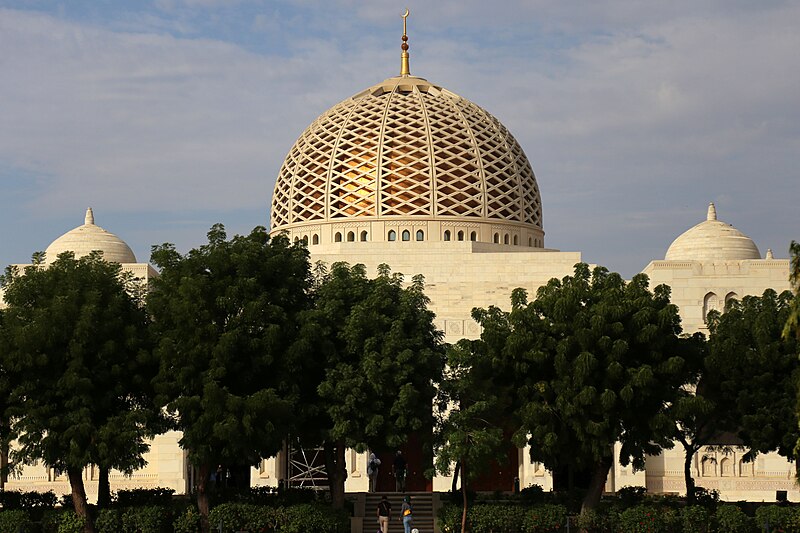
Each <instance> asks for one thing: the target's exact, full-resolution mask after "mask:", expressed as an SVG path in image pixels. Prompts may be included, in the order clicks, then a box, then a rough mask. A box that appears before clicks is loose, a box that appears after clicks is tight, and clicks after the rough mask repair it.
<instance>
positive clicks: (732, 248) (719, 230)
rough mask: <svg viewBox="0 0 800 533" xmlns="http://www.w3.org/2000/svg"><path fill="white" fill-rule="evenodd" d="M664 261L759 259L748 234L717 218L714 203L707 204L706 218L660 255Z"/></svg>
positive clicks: (756, 249)
mask: <svg viewBox="0 0 800 533" xmlns="http://www.w3.org/2000/svg"><path fill="white" fill-rule="evenodd" d="M664 259H666V260H667V261H726V260H740V259H761V254H760V252H759V251H758V248H757V247H756V244H755V243H754V242H753V240H752V239H750V237H748V236H747V235H745V234H744V233H742V232H741V231H739V230H738V229H736V228H734V227H733V226H731V225H730V224H726V223H725V222H722V221H720V220H717V210H716V208H715V207H714V204H713V203H711V204H709V206H708V215H707V217H706V220H704V221H703V222H701V223H699V224H697V225H696V226H694V227H693V228H691V229H688V230H686V231H685V232H684V233H683V234H681V235H680V236H679V237H678V238H677V239H675V240H674V241H673V242H672V244H671V245H670V247H669V249H668V250H667V255H666V256H665V257H664Z"/></svg>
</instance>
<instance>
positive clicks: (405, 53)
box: [400, 8, 411, 76]
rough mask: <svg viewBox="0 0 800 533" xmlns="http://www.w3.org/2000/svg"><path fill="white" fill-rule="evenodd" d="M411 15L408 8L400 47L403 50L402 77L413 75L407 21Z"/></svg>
mask: <svg viewBox="0 0 800 533" xmlns="http://www.w3.org/2000/svg"><path fill="white" fill-rule="evenodd" d="M409 13H410V12H409V11H408V8H406V12H405V13H403V44H402V45H400V48H401V49H402V50H403V52H402V53H401V54H400V75H401V76H409V75H410V74H411V70H410V69H409V68H408V35H407V34H406V19H407V18H408V15H409Z"/></svg>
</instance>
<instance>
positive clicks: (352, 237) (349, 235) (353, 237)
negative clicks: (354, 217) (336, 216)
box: [347, 231, 356, 242]
mask: <svg viewBox="0 0 800 533" xmlns="http://www.w3.org/2000/svg"><path fill="white" fill-rule="evenodd" d="M347 242H356V234H355V233H353V232H352V231H348V232H347Z"/></svg>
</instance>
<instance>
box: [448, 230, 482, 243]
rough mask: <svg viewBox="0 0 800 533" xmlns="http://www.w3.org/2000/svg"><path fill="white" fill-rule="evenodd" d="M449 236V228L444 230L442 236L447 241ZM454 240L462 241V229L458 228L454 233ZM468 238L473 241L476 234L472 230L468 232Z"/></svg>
mask: <svg viewBox="0 0 800 533" xmlns="http://www.w3.org/2000/svg"><path fill="white" fill-rule="evenodd" d="M450 237H451V233H450V230H449V229H446V230H444V237H443V238H444V240H446V241H449V240H450ZM456 240H457V241H463V240H464V230H458V232H457V233H456ZM469 240H471V241H473V242H474V241H477V240H478V234H477V233H475V232H474V231H472V232H470V234H469Z"/></svg>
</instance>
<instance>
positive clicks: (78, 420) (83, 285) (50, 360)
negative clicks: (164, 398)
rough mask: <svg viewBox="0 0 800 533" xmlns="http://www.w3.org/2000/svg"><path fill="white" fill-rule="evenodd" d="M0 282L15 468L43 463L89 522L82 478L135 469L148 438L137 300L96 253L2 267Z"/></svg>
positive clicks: (150, 418)
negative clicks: (91, 472) (60, 478)
mask: <svg viewBox="0 0 800 533" xmlns="http://www.w3.org/2000/svg"><path fill="white" fill-rule="evenodd" d="M0 283H2V285H3V286H4V287H5V301H6V303H7V304H8V308H7V309H6V310H5V311H4V312H3V328H4V330H5V335H4V336H6V337H7V342H8V344H9V349H7V350H3V353H2V356H3V361H2V367H3V368H4V369H6V370H7V371H8V372H9V373H10V376H11V378H12V379H11V382H12V383H13V387H12V389H11V393H10V400H9V401H10V406H9V410H8V414H9V415H10V417H11V420H12V421H13V433H14V434H15V435H16V438H17V446H16V447H15V450H14V458H15V461H16V462H19V463H26V462H31V461H35V460H42V461H43V462H44V463H45V464H46V465H48V466H50V467H54V468H57V469H59V470H61V471H64V472H66V473H67V474H68V477H69V479H70V484H71V485H72V487H73V494H76V498H77V500H78V501H76V502H75V508H76V509H77V510H78V512H79V513H80V514H81V515H82V516H88V510H87V506H86V501H85V497H84V496H82V495H83V492H84V489H83V481H82V479H81V471H82V469H83V468H84V467H85V466H87V465H89V464H96V465H101V466H105V467H114V468H117V469H119V470H122V471H124V472H131V471H132V470H134V469H136V468H139V467H141V466H142V465H143V459H142V455H143V453H144V452H145V451H147V449H148V445H147V443H146V438H148V437H150V436H152V435H153V432H154V426H155V424H154V421H155V420H156V418H157V415H156V414H155V413H156V411H155V410H154V409H153V408H152V405H151V403H150V396H149V383H150V381H151V378H152V375H154V371H155V369H156V365H155V364H154V363H153V361H152V359H151V358H150V354H149V346H148V342H147V334H146V326H147V317H146V314H145V311H144V309H143V306H142V302H141V301H140V299H139V297H138V296H139V291H138V290H137V288H136V285H135V283H134V280H133V278H132V277H131V275H130V274H126V273H123V272H122V271H121V267H120V265H119V264H116V263H107V262H105V261H103V259H102V254H100V253H99V252H95V253H92V254H90V255H88V256H86V257H82V258H80V259H75V258H74V256H73V254H72V253H70V252H66V253H63V254H61V255H59V257H58V258H57V259H56V261H54V262H53V263H52V264H50V265H48V266H47V267H46V268H45V267H43V266H42V265H32V266H29V267H26V268H25V270H24V272H23V273H20V272H19V271H18V270H17V269H15V268H12V267H9V268H8V269H7V270H6V274H5V275H4V276H2V278H1V279H0Z"/></svg>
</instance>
